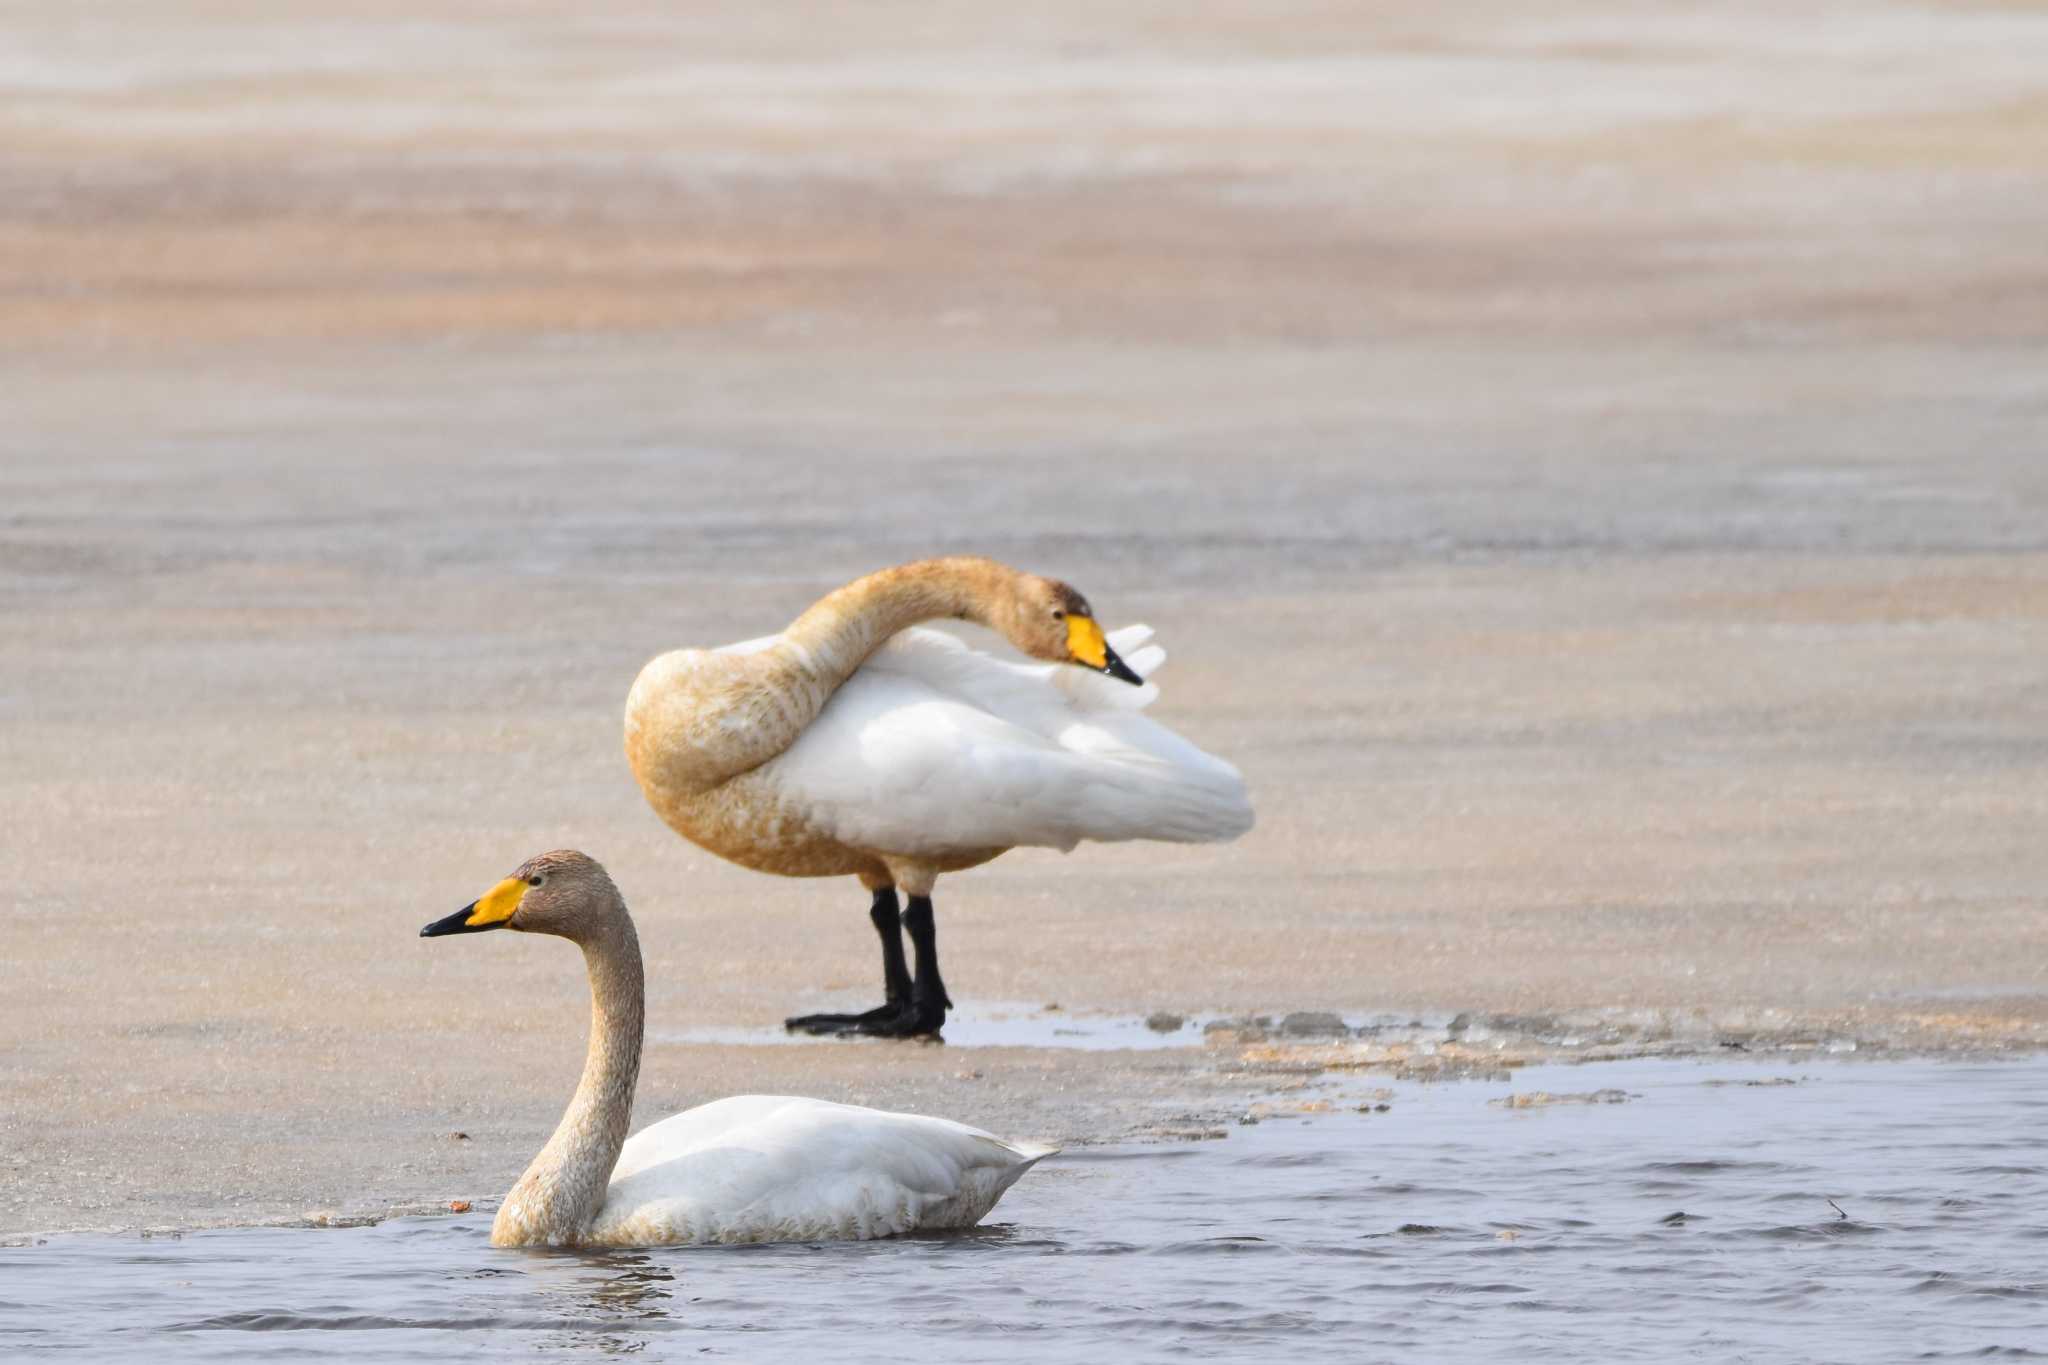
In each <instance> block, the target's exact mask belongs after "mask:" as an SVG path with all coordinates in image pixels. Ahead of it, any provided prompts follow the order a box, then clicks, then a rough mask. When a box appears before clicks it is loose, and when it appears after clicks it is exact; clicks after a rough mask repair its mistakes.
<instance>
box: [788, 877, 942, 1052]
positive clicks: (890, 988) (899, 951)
mask: <svg viewBox="0 0 2048 1365" xmlns="http://www.w3.org/2000/svg"><path fill="white" fill-rule="evenodd" d="M868 922H869V923H871V924H873V925H874V926H875V934H876V936H877V937H878V938H880V939H881V940H882V998H883V1000H884V1001H886V1002H887V1003H885V1004H882V1005H878V1006H876V1007H875V1008H874V1009H871V1010H865V1011H863V1012H862V1013H860V1014H805V1015H799V1016H798V1017H797V1018H794V1019H785V1020H783V1021H782V1026H783V1027H784V1028H786V1029H788V1030H790V1031H791V1032H792V1033H854V1032H861V1031H863V1030H862V1028H861V1025H863V1024H870V1023H880V1022H881V1021H883V1020H893V1019H895V1018H896V1017H897V1016H898V1015H900V1014H902V1013H903V1012H904V1011H905V1010H907V1009H909V1007H910V993H911V980H910V969H909V968H908V967H907V966H905V965H904V962H903V927H902V924H901V923H900V921H899V920H898V918H897V909H896V888H895V887H893V886H885V887H883V888H882V889H881V890H879V891H877V892H875V898H874V903H873V904H871V905H870V906H869V907H868Z"/></svg>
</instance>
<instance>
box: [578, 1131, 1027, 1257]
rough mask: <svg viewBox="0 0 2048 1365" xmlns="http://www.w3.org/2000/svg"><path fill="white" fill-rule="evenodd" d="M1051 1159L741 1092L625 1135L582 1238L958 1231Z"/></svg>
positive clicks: (988, 1137) (987, 1138)
mask: <svg viewBox="0 0 2048 1365" xmlns="http://www.w3.org/2000/svg"><path fill="white" fill-rule="evenodd" d="M1053 1150H1054V1149H1052V1148H1049V1147H1038V1146H1032V1145H1028V1144H1022V1143H1011V1142H1005V1141H1003V1140H1002V1139H1000V1138H997V1137H995V1136H993V1135H992V1134H989V1133H985V1132H982V1131H981V1130H980V1129H978V1128H970V1127H968V1126H967V1125H966V1124H963V1123H955V1122H953V1121H952V1120H950V1119H936V1118H926V1117H923V1116H921V1115H917V1114H896V1113H888V1112H885V1111H883V1110H878V1109H864V1108H861V1107H859V1106H857V1105H848V1104H834V1103H832V1102H830V1101H827V1100H812V1099H799V1098H795V1097H791V1096H784V1095H740V1096H735V1097H733V1098H731V1099H726V1100H719V1101H717V1102H716V1103H713V1104H707V1105H704V1106H702V1107H701V1108H697V1109H691V1110H688V1111H686V1112H684V1113H681V1114H677V1115H675V1116H674V1117H673V1118H669V1119H664V1120H663V1121H662V1122H660V1123H656V1124H652V1125H650V1126H649V1127H647V1128H644V1129H642V1130H641V1131H640V1132H638V1133H636V1134H634V1135H633V1136H632V1137H631V1138H629V1139H628V1140H627V1142H626V1146H625V1150H624V1151H623V1152H621V1153H620V1156H619V1163H618V1165H617V1167H616V1168H615V1169H614V1171H613V1175H612V1180H611V1185H610V1188H609V1189H608V1191H607V1192H606V1195H605V1204H604V1208H603V1209H602V1210H601V1211H600V1212H599V1214H598V1217H597V1221H596V1223H595V1224H594V1225H593V1228H592V1230H591V1234H590V1238H589V1240H591V1241H592V1242H596V1243H601V1244H604V1245H611V1246H658V1245H673V1244H678V1243H691V1242H769V1241H800V1240H808V1239H813V1238H835V1239H839V1238H860V1239H864V1238H869V1237H886V1236H889V1235H891V1234H894V1233H899V1232H909V1231H911V1230H913V1229H916V1228H935V1227H966V1226H969V1225H971V1224H973V1223H975V1222H977V1221H979V1220H980V1219H981V1218H982V1217H983V1216H984V1215H985V1214H987V1212H988V1211H989V1210H990V1209H991V1208H993V1207H994V1206H995V1203H996V1201H997V1200H998V1199H1000V1198H1001V1197H1002V1194H1003V1191H1004V1190H1006V1189H1008V1188H1009V1187H1010V1186H1011V1185H1012V1184H1014V1183H1015V1182H1016V1180H1017V1178H1018V1177H1019V1176H1021V1175H1023V1174H1024V1172H1025V1171H1027V1170H1029V1169H1030V1168H1031V1167H1032V1165H1033V1164H1035V1163H1036V1162H1038V1161H1039V1160H1041V1159H1042V1158H1044V1157H1046V1156H1048V1155H1050V1154H1051V1153H1052V1151H1053Z"/></svg>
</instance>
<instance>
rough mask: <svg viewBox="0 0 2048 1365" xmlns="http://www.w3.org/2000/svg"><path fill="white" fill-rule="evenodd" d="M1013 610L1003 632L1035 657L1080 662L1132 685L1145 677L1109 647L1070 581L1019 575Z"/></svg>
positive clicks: (1140, 682)
mask: <svg viewBox="0 0 2048 1365" xmlns="http://www.w3.org/2000/svg"><path fill="white" fill-rule="evenodd" d="M1011 615H1012V619H1011V620H1010V621H1009V622H1006V623H1005V624H1006V625H1007V626H1008V627H1009V629H1008V630H1007V631H1005V633H1006V634H1007V635H1009V637H1010V639H1011V641H1012V642H1013V643H1015V644H1016V645H1017V646H1018V647H1020V648H1021V649H1023V651H1024V652H1025V653H1026V654H1029V655H1031V656H1032V657H1033V658H1035V659H1044V660H1046V661H1047V662H1048V663H1056V664H1079V665H1080V666H1081V667H1083V668H1090V669H1093V670H1095V671H1096V672H1097V673H1107V674H1108V675H1109V676H1110V677H1112V678H1120V679H1122V680H1123V681H1124V682H1127V683H1131V684H1132V685H1134V686H1139V687H1142V686H1144V683H1145V680H1144V679H1143V678H1141V677H1139V676H1138V674H1137V672H1136V671H1135V670H1134V669H1132V667H1131V666H1130V665H1129V664H1127V663H1125V662H1124V661H1123V660H1122V659H1120V658H1118V657H1117V652H1116V651H1115V650H1113V649H1111V648H1110V647H1109V640H1108V638H1107V637H1105V636H1104V635H1103V633H1102V627H1101V626H1100V625H1099V624H1097V623H1096V620H1095V609H1094V608H1093V607H1090V606H1089V605H1088V599H1087V598H1085V597H1083V596H1081V594H1080V593H1079V592H1076V591H1075V590H1074V588H1073V587H1072V586H1070V585H1069V584H1066V583H1062V582H1060V581H1059V580H1058V579H1057V578H1040V577H1038V576H1037V575H1036V574H1026V575H1023V581H1022V582H1021V583H1020V585H1019V589H1018V592H1017V595H1016V598H1015V600H1014V601H1013V602H1012V603H1011Z"/></svg>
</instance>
